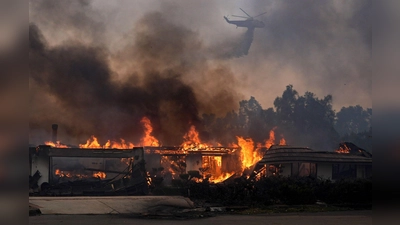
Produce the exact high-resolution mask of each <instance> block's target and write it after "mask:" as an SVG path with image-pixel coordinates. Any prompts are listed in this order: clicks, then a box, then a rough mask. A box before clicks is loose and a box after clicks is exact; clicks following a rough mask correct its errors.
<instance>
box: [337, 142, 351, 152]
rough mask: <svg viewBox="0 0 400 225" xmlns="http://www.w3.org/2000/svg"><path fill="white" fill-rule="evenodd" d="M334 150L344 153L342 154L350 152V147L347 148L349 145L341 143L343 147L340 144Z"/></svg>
mask: <svg viewBox="0 0 400 225" xmlns="http://www.w3.org/2000/svg"><path fill="white" fill-rule="evenodd" d="M335 152H337V153H344V154H348V153H350V148H349V147H347V145H346V144H343V147H342V146H340V147H339V149H337V150H335Z"/></svg>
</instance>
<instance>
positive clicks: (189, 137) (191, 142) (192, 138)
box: [181, 125, 208, 150]
mask: <svg viewBox="0 0 400 225" xmlns="http://www.w3.org/2000/svg"><path fill="white" fill-rule="evenodd" d="M183 139H184V141H183V143H182V145H181V146H182V147H183V149H185V150H187V149H192V150H198V149H207V148H208V146H207V145H206V144H203V143H201V141H200V137H199V132H197V130H196V127H195V126H194V125H192V126H190V129H189V131H188V132H187V133H186V134H185V135H184V136H183Z"/></svg>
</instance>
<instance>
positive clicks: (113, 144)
mask: <svg viewBox="0 0 400 225" xmlns="http://www.w3.org/2000/svg"><path fill="white" fill-rule="evenodd" d="M120 141H121V142H119V143H118V142H116V141H110V140H108V141H107V143H106V144H105V145H104V146H103V148H116V149H128V148H133V147H135V145H134V144H132V143H131V142H126V141H125V140H124V139H122V138H121V139H120Z"/></svg>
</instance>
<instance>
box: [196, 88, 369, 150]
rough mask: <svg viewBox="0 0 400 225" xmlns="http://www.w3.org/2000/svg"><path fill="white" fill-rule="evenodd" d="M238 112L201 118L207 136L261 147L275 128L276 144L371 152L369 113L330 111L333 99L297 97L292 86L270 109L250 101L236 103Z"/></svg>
mask: <svg viewBox="0 0 400 225" xmlns="http://www.w3.org/2000/svg"><path fill="white" fill-rule="evenodd" d="M239 106H240V108H239V110H238V112H235V111H231V112H229V113H227V114H226V116H225V117H216V116H215V115H214V114H203V117H202V119H203V122H204V125H205V126H204V127H205V130H206V132H207V133H208V135H207V136H209V137H214V138H215V139H216V140H219V141H220V140H222V142H223V144H229V143H232V142H235V140H236V136H244V137H251V138H253V140H254V142H256V143H264V141H265V140H266V139H268V138H269V131H270V130H272V129H274V128H275V127H276V128H275V137H276V142H277V143H278V142H279V139H280V138H281V137H282V135H284V136H283V137H284V138H285V140H286V141H287V144H289V145H297V146H308V147H311V148H313V149H316V150H333V149H336V148H337V147H338V144H339V143H340V142H342V141H349V142H353V143H354V144H356V145H358V146H359V147H361V148H364V149H366V150H368V151H372V147H371V145H372V144H371V137H372V134H371V132H372V128H371V116H372V109H369V108H368V109H363V108H362V107H361V106H359V105H357V106H349V107H342V109H341V110H340V111H339V112H337V113H336V112H335V111H334V110H333V109H332V96H331V95H327V96H325V97H324V98H318V97H317V96H316V95H315V94H314V93H311V92H306V93H305V94H304V95H300V94H299V93H298V92H297V91H296V90H294V89H293V86H292V85H288V86H286V89H285V90H284V91H283V93H282V96H280V97H277V98H276V99H275V101H274V107H273V108H267V109H263V108H262V107H261V105H260V104H259V102H258V101H257V100H256V99H255V98H254V97H250V99H249V100H243V101H241V102H239Z"/></svg>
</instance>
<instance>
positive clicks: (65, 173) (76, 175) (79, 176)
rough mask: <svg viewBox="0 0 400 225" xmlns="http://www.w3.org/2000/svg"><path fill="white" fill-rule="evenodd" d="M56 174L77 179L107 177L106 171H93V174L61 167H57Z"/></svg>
mask: <svg viewBox="0 0 400 225" xmlns="http://www.w3.org/2000/svg"><path fill="white" fill-rule="evenodd" d="M54 175H56V176H58V177H66V178H76V179H84V178H89V177H94V178H100V179H105V178H106V177H107V175H106V173H104V172H101V171H99V172H93V174H92V175H88V174H82V173H74V172H71V171H62V170H60V169H56V170H55V171H54Z"/></svg>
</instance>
